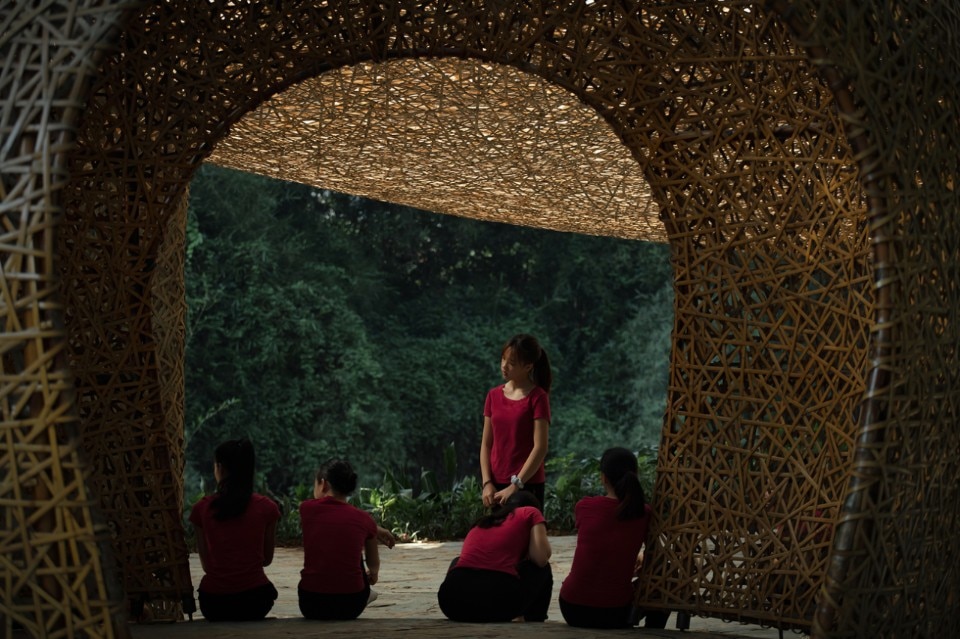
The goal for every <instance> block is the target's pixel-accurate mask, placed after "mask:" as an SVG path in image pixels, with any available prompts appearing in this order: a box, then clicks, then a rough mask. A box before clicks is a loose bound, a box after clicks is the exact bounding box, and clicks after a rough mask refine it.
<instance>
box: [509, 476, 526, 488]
mask: <svg viewBox="0 0 960 639" xmlns="http://www.w3.org/2000/svg"><path fill="white" fill-rule="evenodd" d="M510 483H511V484H513V485H514V486H516V487H517V489H518V490H523V482H522V481H521V480H520V478H519V477H517V476H516V475H513V476H511V477H510Z"/></svg>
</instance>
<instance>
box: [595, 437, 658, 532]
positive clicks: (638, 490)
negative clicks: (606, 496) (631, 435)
mask: <svg viewBox="0 0 960 639" xmlns="http://www.w3.org/2000/svg"><path fill="white" fill-rule="evenodd" d="M600 472H602V473H603V474H604V476H605V477H606V478H607V481H608V482H610V485H611V486H613V492H614V493H615V494H616V495H617V499H618V500H619V502H620V505H619V506H618V507H617V518H618V519H623V520H629V519H638V518H640V517H643V516H645V515H646V512H647V509H646V506H647V497H646V495H645V494H644V492H643V486H642V485H641V484H640V477H638V476H637V458H636V457H635V456H634V455H633V453H631V452H630V451H629V450H627V449H626V448H619V447H618V448H608V449H607V450H605V451H604V452H603V456H602V457H600Z"/></svg>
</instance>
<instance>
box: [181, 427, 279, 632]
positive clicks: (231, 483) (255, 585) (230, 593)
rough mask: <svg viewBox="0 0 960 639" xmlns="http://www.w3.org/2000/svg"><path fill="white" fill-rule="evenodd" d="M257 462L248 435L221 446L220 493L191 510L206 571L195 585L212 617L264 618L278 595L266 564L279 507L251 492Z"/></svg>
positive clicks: (217, 461)
mask: <svg viewBox="0 0 960 639" xmlns="http://www.w3.org/2000/svg"><path fill="white" fill-rule="evenodd" d="M254 463H255V456H254V452H253V444H251V443H250V441H249V440H247V439H234V440H230V441H227V442H224V443H222V444H220V445H219V446H217V449H216V451H214V464H213V476H214V477H215V478H216V480H217V492H216V493H215V494H213V495H210V496H207V497H204V498H203V499H201V500H200V501H198V502H197V503H196V504H195V505H194V507H193V509H192V510H191V511H190V523H192V524H193V527H194V528H195V529H196V532H197V551H198V553H199V555H200V564H201V565H202V566H203V573H204V574H203V579H201V580H200V587H199V588H198V589H197V591H198V594H199V599H200V612H201V613H203V616H204V617H205V618H206V619H207V620H209V621H253V620H256V619H263V618H264V617H266V616H267V613H268V612H270V609H271V608H273V602H274V601H276V599H277V589H276V588H274V587H273V584H272V583H270V580H269V579H267V575H266V573H264V571H263V567H264V566H269V565H270V562H272V561H273V548H274V542H275V540H276V529H277V521H278V520H279V519H280V509H279V508H278V507H277V505H276V504H275V503H274V502H273V501H272V500H270V499H269V498H267V497H264V496H263V495H258V494H257V493H255V492H253V469H254Z"/></svg>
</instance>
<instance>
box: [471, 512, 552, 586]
mask: <svg viewBox="0 0 960 639" xmlns="http://www.w3.org/2000/svg"><path fill="white" fill-rule="evenodd" d="M542 523H544V519H543V515H541V514H540V511H539V510H537V509H536V508H534V507H533V506H520V507H519V508H517V509H516V510H514V511H513V512H512V513H510V514H509V515H507V518H506V519H505V520H504V521H503V523H502V524H500V525H499V526H493V527H491V528H479V527H477V526H474V527H473V528H471V529H470V532H468V533H467V537H466V539H464V540H463V549H461V551H460V559H458V560H457V566H456V567H457V568H481V569H483V570H497V571H499V572H506V573H509V574H511V575H513V576H514V577H519V575H518V574H517V564H519V563H520V562H521V561H523V560H524V558H526V556H527V552H528V550H529V549H530V529H531V528H533V527H534V526H536V525H537V524H542Z"/></svg>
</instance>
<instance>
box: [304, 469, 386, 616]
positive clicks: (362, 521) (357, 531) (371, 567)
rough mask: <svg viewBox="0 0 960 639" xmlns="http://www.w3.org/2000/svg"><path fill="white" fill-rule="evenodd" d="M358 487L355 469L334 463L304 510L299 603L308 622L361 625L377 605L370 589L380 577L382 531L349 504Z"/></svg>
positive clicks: (319, 477) (323, 473) (321, 474)
mask: <svg viewBox="0 0 960 639" xmlns="http://www.w3.org/2000/svg"><path fill="white" fill-rule="evenodd" d="M356 487H357V474H356V473H355V472H353V467H351V466H350V464H349V463H348V462H346V461H343V460H340V459H331V460H329V461H328V462H326V463H325V464H324V465H323V466H321V467H320V470H319V471H318V472H317V477H316V481H315V483H314V487H313V496H314V499H310V500H307V501H305V502H303V503H302V504H300V524H301V527H302V529H303V570H302V571H301V572H300V583H299V585H298V586H297V598H298V600H299V603H300V612H301V613H302V614H303V616H304V617H306V618H307V619H328V620H341V621H344V620H349V619H356V618H357V617H359V616H360V614H361V613H362V612H363V611H364V609H365V608H366V607H367V604H368V603H369V602H370V601H371V600H372V596H371V592H372V591H371V590H370V586H371V585H373V584H375V583H377V579H378V578H379V574H380V554H379V551H378V549H377V525H376V523H375V522H374V521H373V518H372V517H371V516H370V515H368V514H367V513H365V512H363V511H361V510H359V509H357V508H354V507H353V506H351V505H350V504H348V503H347V496H348V495H349V494H350V493H352V492H353V491H354V490H355V489H356ZM364 557H365V558H366V567H364Z"/></svg>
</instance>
